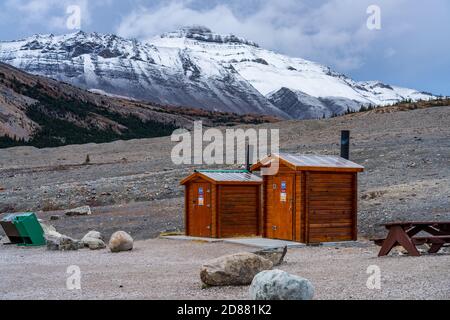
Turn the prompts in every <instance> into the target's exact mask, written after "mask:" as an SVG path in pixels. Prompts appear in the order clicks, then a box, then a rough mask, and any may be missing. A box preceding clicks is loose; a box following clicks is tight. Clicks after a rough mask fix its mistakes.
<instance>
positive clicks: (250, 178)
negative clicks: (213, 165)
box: [181, 170, 262, 238]
mask: <svg viewBox="0 0 450 320" xmlns="http://www.w3.org/2000/svg"><path fill="white" fill-rule="evenodd" d="M181 185H184V186H185V230H186V235H188V236H193V237H208V238H231V237H251V236H260V235H261V234H260V230H261V227H260V225H261V194H262V192H261V187H262V179H261V178H260V177H258V176H256V175H253V174H251V173H250V172H248V171H240V170H238V171H229V170H228V171H225V170H218V171H217V170H204V171H196V172H194V173H193V174H192V175H190V176H189V177H187V178H186V179H184V180H183V181H181Z"/></svg>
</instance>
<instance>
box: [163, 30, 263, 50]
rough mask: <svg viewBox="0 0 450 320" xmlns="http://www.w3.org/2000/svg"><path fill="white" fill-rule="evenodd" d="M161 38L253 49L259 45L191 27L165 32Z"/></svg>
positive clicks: (235, 37)
mask: <svg viewBox="0 0 450 320" xmlns="http://www.w3.org/2000/svg"><path fill="white" fill-rule="evenodd" d="M161 38H169V39H173V38H185V39H190V40H196V41H202V42H210V43H219V44H241V45H242V44H243V45H249V46H253V47H259V45H258V44H257V43H255V42H253V41H249V40H246V39H244V38H241V37H237V36H235V35H234V34H228V35H221V34H218V33H214V32H213V31H212V30H211V29H209V28H208V27H205V26H200V25H193V26H185V27H182V28H180V29H178V30H176V31H172V32H166V33H164V34H162V35H161Z"/></svg>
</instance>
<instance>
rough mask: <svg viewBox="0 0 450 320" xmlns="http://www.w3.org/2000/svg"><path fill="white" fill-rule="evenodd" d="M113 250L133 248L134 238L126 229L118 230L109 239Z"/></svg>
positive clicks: (119, 250) (110, 247)
mask: <svg viewBox="0 0 450 320" xmlns="http://www.w3.org/2000/svg"><path fill="white" fill-rule="evenodd" d="M109 249H110V250H111V252H121V251H130V250H133V238H132V237H131V236H130V235H129V234H128V233H126V232H125V231H117V232H116V233H114V234H113V235H112V236H111V239H110V240H109Z"/></svg>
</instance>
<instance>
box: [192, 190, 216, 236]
mask: <svg viewBox="0 0 450 320" xmlns="http://www.w3.org/2000/svg"><path fill="white" fill-rule="evenodd" d="M192 188H193V199H192V207H191V215H190V217H189V218H190V219H191V223H190V226H191V230H190V231H189V234H190V235H192V236H195V237H211V228H212V210H211V184H209V183H193V184H192Z"/></svg>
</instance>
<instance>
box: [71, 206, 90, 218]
mask: <svg viewBox="0 0 450 320" xmlns="http://www.w3.org/2000/svg"><path fill="white" fill-rule="evenodd" d="M64 214H65V215H66V216H69V217H73V216H89V215H91V214H92V212H91V208H90V207H89V206H84V207H79V208H75V209H70V210H67V211H65V212H64Z"/></svg>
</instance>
